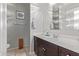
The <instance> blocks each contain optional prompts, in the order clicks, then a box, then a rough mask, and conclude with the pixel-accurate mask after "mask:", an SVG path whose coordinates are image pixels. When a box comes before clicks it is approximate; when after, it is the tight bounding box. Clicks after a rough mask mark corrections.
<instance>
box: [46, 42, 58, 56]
mask: <svg viewBox="0 0 79 59" xmlns="http://www.w3.org/2000/svg"><path fill="white" fill-rule="evenodd" d="M45 55H46V56H58V46H57V45H55V44H52V43H49V42H47V43H46V45H45Z"/></svg>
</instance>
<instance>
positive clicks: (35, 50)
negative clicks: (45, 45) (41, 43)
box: [34, 37, 38, 55]
mask: <svg viewBox="0 0 79 59" xmlns="http://www.w3.org/2000/svg"><path fill="white" fill-rule="evenodd" d="M37 48H38V46H37V38H36V37H34V52H35V54H36V55H37V54H38V51H37V50H38V49H37Z"/></svg>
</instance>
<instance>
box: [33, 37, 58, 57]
mask: <svg viewBox="0 0 79 59" xmlns="http://www.w3.org/2000/svg"><path fill="white" fill-rule="evenodd" d="M34 51H35V53H36V55H38V56H58V47H57V46H56V45H54V44H52V43H49V42H47V41H45V40H42V39H40V38H38V37H34Z"/></svg>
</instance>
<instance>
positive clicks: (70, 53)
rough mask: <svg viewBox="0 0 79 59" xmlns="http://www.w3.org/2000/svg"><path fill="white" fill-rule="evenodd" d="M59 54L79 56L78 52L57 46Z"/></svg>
mask: <svg viewBox="0 0 79 59" xmlns="http://www.w3.org/2000/svg"><path fill="white" fill-rule="evenodd" d="M59 56H79V54H78V53H76V52H73V51H71V50H68V49H65V48H62V47H59Z"/></svg>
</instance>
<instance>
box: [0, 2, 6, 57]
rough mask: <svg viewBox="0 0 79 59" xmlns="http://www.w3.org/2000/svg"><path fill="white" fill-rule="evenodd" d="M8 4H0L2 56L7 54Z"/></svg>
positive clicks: (0, 53)
mask: <svg viewBox="0 0 79 59" xmlns="http://www.w3.org/2000/svg"><path fill="white" fill-rule="evenodd" d="M6 16H7V4H5V3H3V4H2V3H0V55H2V56H5V55H6V53H7V17H6Z"/></svg>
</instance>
